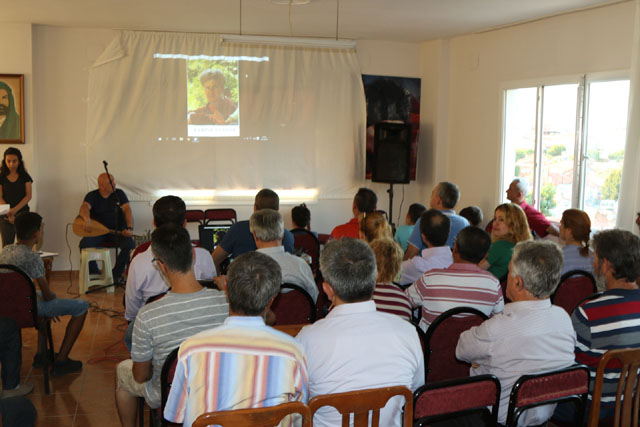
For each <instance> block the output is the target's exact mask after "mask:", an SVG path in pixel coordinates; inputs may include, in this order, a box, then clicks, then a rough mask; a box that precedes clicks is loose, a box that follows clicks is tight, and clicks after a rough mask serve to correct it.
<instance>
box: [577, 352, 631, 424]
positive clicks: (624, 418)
mask: <svg viewBox="0 0 640 427" xmlns="http://www.w3.org/2000/svg"><path fill="white" fill-rule="evenodd" d="M610 362H614V363H610ZM608 365H613V367H615V368H618V367H620V378H619V379H618V389H617V391H616V406H615V409H614V418H613V426H615V427H618V426H630V425H634V426H637V425H638V408H639V405H638V402H639V399H640V390H638V388H639V384H640V381H638V369H640V349H639V348H626V349H621V350H609V351H607V352H606V353H605V354H604V355H602V357H601V358H600V362H599V363H598V370H597V371H596V382H595V383H594V386H593V398H592V399H591V408H590V409H589V422H588V424H587V425H588V427H596V426H597V425H598V421H599V420H598V418H599V415H600V399H601V398H602V386H603V383H604V375H605V373H609V372H606V368H607V366H608ZM610 369H611V367H610Z"/></svg>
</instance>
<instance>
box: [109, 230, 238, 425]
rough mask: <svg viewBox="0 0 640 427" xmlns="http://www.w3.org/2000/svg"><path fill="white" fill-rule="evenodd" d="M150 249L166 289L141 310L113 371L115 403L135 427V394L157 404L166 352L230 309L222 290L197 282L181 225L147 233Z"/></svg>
mask: <svg viewBox="0 0 640 427" xmlns="http://www.w3.org/2000/svg"><path fill="white" fill-rule="evenodd" d="M151 251H152V252H153V256H154V258H153V260H152V261H151V262H152V263H153V264H154V265H155V268H157V269H158V271H159V272H160V274H161V275H163V276H165V277H166V279H167V281H168V283H170V284H171V290H170V291H169V292H168V293H167V294H166V295H165V296H164V297H162V298H160V299H159V300H156V301H154V302H152V303H150V304H147V305H145V306H143V307H142V308H141V309H140V311H139V312H138V315H137V316H136V320H135V326H134V329H133V347H132V349H131V359H128V360H125V361H123V362H121V363H120V364H118V367H117V369H116V371H117V382H118V385H117V390H116V405H117V407H118V415H119V416H120V422H121V423H122V425H123V426H125V427H129V426H131V427H133V426H135V422H136V406H137V397H144V398H145V400H146V402H147V404H148V405H149V406H150V407H151V408H158V407H160V373H161V371H162V365H163V364H164V361H165V359H166V358H167V356H168V355H169V353H171V351H172V350H174V349H175V348H177V347H178V346H179V345H180V343H182V341H184V340H185V339H186V338H188V337H190V336H191V335H194V334H196V333H198V332H200V331H204V330H206V329H209V328H211V327H212V326H215V325H219V324H221V323H222V322H223V321H224V319H225V318H226V317H227V315H228V310H229V309H228V304H227V300H226V297H225V294H224V293H223V292H221V291H218V290H213V289H206V288H203V287H202V286H201V285H200V284H199V283H198V282H197V281H196V278H195V275H194V271H193V260H194V256H193V253H194V252H193V248H192V247H191V240H190V238H189V233H188V232H187V230H185V229H184V228H183V227H182V226H180V225H176V224H167V225H163V226H162V227H159V228H157V229H156V230H155V231H154V232H153V234H152V235H151Z"/></svg>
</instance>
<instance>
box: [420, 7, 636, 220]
mask: <svg viewBox="0 0 640 427" xmlns="http://www.w3.org/2000/svg"><path fill="white" fill-rule="evenodd" d="M633 17H634V3H633V2H627V3H620V4H617V5H613V6H608V7H602V8H598V9H592V10H588V11H583V12H577V13H572V14H568V15H563V16H557V17H553V18H549V19H544V20H541V21H537V22H532V23H528V24H523V25H518V26H514V27H510V28H505V29H501V30H496V31H491V32H487V33H483V34H475V35H469V36H464V37H458V38H454V39H452V40H451V45H450V46H451V52H450V77H449V78H450V82H449V83H450V91H449V94H450V100H449V121H448V132H449V139H448V155H447V157H448V169H449V173H448V175H449V178H450V179H451V180H452V181H453V182H456V183H457V184H458V185H459V186H460V188H461V191H462V199H461V201H460V203H459V206H458V207H459V208H462V207H464V206H467V205H470V204H476V205H478V206H480V207H481V208H482V210H483V211H484V214H485V220H488V219H489V218H490V217H491V216H492V215H493V209H494V208H495V206H496V205H497V204H498V203H499V201H500V200H501V199H500V197H501V194H500V164H501V158H500V156H501V149H502V141H501V137H502V135H501V126H502V125H501V120H502V112H501V111H500V97H501V89H500V86H501V85H502V84H503V83H505V82H511V81H518V80H526V79H536V78H544V77H552V76H564V75H572V74H584V73H592V72H599V71H612V70H621V69H628V68H629V67H630V64H631V43H632V35H633ZM423 79H424V76H423Z"/></svg>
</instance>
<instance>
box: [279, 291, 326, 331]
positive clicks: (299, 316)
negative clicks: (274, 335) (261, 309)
mask: <svg viewBox="0 0 640 427" xmlns="http://www.w3.org/2000/svg"><path fill="white" fill-rule="evenodd" d="M284 289H291V290H290V291H289V292H286V293H283V292H282V291H283V290H284ZM271 311H273V312H274V313H275V315H276V323H275V324H276V325H298V324H301V323H304V324H307V323H313V322H315V321H316V306H315V304H314V303H313V298H311V296H310V295H309V293H308V292H307V291H305V290H304V289H303V288H301V287H300V286H298V285H294V284H291V283H284V284H283V285H282V286H280V293H279V294H278V295H277V296H276V298H275V299H274V300H273V304H271Z"/></svg>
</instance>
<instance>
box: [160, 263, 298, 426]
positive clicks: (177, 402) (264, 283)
mask: <svg viewBox="0 0 640 427" xmlns="http://www.w3.org/2000/svg"><path fill="white" fill-rule="evenodd" d="M281 280H282V276H281V274H280V267H279V266H278V263H276V262H275V261H274V260H273V259H272V258H271V257H269V256H267V255H265V254H262V253H260V252H251V253H246V254H244V255H241V256H239V257H238V258H236V259H235V260H234V261H233V262H232V263H231V266H230V268H229V273H228V275H227V281H226V283H227V294H228V296H229V317H228V318H227V320H225V322H224V325H222V326H219V327H217V328H213V329H210V330H208V331H204V332H202V333H199V334H198V335H195V336H193V337H191V338H189V339H188V340H186V341H185V342H184V343H183V344H182V345H181V346H180V352H179V353H178V364H177V367H176V373H175V376H174V377H173V385H172V387H171V392H170V393H169V399H168V401H167V405H166V407H165V410H164V416H165V418H166V419H168V420H169V421H172V422H177V423H184V425H185V426H190V425H191V424H192V423H193V421H194V420H195V419H196V418H197V417H198V416H200V415H202V414H204V413H205V412H212V411H228V410H233V409H244V408H262V407H268V406H276V405H279V404H281V403H286V402H292V401H301V402H303V403H307V400H308V376H307V364H306V361H305V357H304V352H303V351H302V348H300V346H299V345H298V344H297V343H296V341H295V340H294V339H293V338H292V337H290V336H289V335H286V334H284V333H282V332H280V331H277V330H275V329H273V328H271V327H269V326H266V325H265V323H264V315H265V312H266V310H267V308H269V305H271V302H272V301H273V299H274V298H275V296H276V295H277V294H278V291H279V290H280V282H281ZM211 396H215V397H214V398H212V397H211ZM280 425H286V426H288V425H291V419H288V420H286V421H285V422H283V423H281V424H280Z"/></svg>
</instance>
